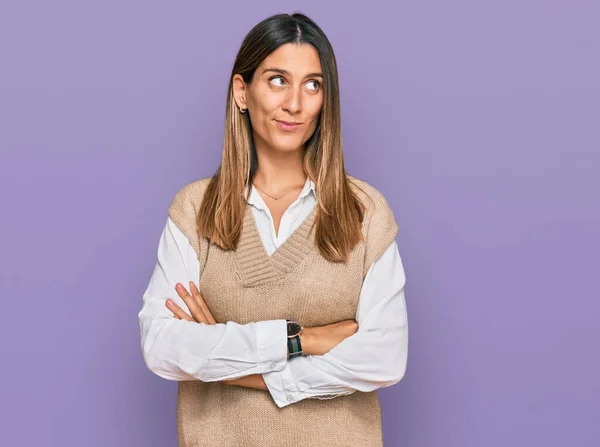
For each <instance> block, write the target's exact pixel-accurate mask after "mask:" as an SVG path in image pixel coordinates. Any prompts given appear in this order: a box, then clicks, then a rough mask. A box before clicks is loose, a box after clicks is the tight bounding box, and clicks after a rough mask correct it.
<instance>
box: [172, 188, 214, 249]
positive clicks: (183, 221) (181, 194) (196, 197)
mask: <svg viewBox="0 0 600 447" xmlns="http://www.w3.org/2000/svg"><path fill="white" fill-rule="evenodd" d="M211 178H212V177H204V178H200V179H197V180H194V181H192V182H189V183H187V184H186V185H184V186H183V187H181V188H180V189H179V190H178V191H177V193H175V196H174V197H173V200H171V204H170V205H169V209H168V215H169V217H170V218H171V220H173V221H174V222H175V224H176V225H177V226H178V227H179V228H180V229H181V230H182V231H183V232H184V233H186V234H187V235H188V237H189V234H190V232H191V230H192V229H194V230H195V228H196V219H197V216H198V212H199V211H200V204H201V203H202V198H203V197H204V192H205V191H206V188H207V186H208V184H209V182H210V180H211Z"/></svg>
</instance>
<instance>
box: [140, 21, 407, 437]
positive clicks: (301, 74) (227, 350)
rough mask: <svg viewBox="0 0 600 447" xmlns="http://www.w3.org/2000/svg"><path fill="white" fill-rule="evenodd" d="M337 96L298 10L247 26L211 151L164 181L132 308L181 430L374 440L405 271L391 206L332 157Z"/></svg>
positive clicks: (391, 379) (401, 341)
mask: <svg viewBox="0 0 600 447" xmlns="http://www.w3.org/2000/svg"><path fill="white" fill-rule="evenodd" d="M339 109H340V107H339V88H338V74H337V67H336V62H335V57H334V54H333V50H332V48H331V45H330V43H329V41H328V39H327V37H326V36H325V34H324V33H323V32H322V31H321V29H320V28H319V27H318V26H317V25H316V24H315V23H314V22H313V21H311V20H310V19H309V18H307V17H306V16H304V15H301V14H293V15H287V14H281V15H276V16H273V17H270V18H268V19H266V20H264V21H262V22H261V23H259V24H258V25H256V26H255V27H254V28H253V29H252V30H251V31H250V32H249V34H248V35H247V36H246V38H245V39H244V42H243V43H242V46H241V48H240V50H239V53H238V55H237V58H236V60H235V63H234V67H233V71H232V76H231V79H230V84H229V93H228V98H227V110H226V123H225V141H224V148H223V156H222V160H221V164H220V166H219V168H218V170H217V171H216V174H215V175H214V176H212V177H210V178H203V179H199V180H196V181H194V182H192V183H190V184H188V185H186V186H184V187H183V188H182V189H181V190H180V191H178V193H177V194H176V195H175V197H174V199H173V201H172V203H171V205H170V207H169V210H168V216H169V217H168V219H167V224H166V226H165V229H164V231H163V233H162V236H161V239H160V243H159V249H158V262H157V265H156V268H155V270H154V273H153V275H152V278H151V280H150V284H149V285H148V288H147V290H146V292H145V293H144V297H143V300H144V302H143V307H142V309H141V311H140V313H139V315H138V317H139V322H140V328H141V338H142V351H143V355H144V359H145V361H146V364H147V366H148V368H149V369H150V370H152V371H153V372H154V373H156V374H157V375H159V376H160V377H163V378H165V379H170V380H177V381H179V391H178V401H177V421H178V437H179V445H181V446H300V445H301V446H333V445H340V446H342V445H343V446H361V447H364V446H378V445H382V434H381V414H380V405H379V400H378V398H377V394H376V393H375V392H374V391H375V390H376V389H378V388H381V387H386V386H390V385H392V384H394V383H396V382H398V381H399V380H400V379H401V378H402V377H403V375H404V371H405V368H406V358H407V347H408V333H407V320H406V307H405V299H404V284H405V276H404V270H403V266H402V262H401V259H400V255H399V253H398V247H397V245H396V242H395V237H396V233H397V230H398V226H397V224H396V222H395V220H394V215H393V212H392V211H391V209H390V208H389V206H388V204H387V202H386V200H385V199H384V197H383V196H382V195H381V194H380V193H379V192H378V191H377V190H376V189H375V188H373V187H372V186H370V185H368V184H367V183H366V182H364V181H361V180H358V179H356V178H354V177H351V176H349V175H347V174H346V172H345V169H344V163H343V156H342V143H341V129H340V110H339ZM288 320H289V321H288Z"/></svg>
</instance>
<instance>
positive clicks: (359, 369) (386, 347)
mask: <svg viewBox="0 0 600 447" xmlns="http://www.w3.org/2000/svg"><path fill="white" fill-rule="evenodd" d="M314 190H315V185H314V183H313V182H312V181H311V180H310V179H308V178H307V180H306V183H305V185H304V188H303V190H302V192H301V193H300V195H299V196H298V198H297V199H296V200H295V201H294V202H293V203H292V204H291V205H290V206H289V208H288V209H287V210H286V211H285V213H284V214H283V216H282V218H281V222H280V225H279V233H278V234H276V232H275V226H274V223H273V218H272V216H271V213H270V211H269V208H268V207H267V205H266V204H265V202H264V200H263V199H262V197H261V196H260V194H259V193H258V192H257V191H256V189H255V188H254V186H252V190H251V192H250V196H249V198H248V197H247V201H248V203H249V204H250V205H251V206H252V214H253V216H254V219H255V222H256V226H257V228H258V231H259V234H260V237H261V239H262V242H263V244H264V246H265V249H266V251H267V253H268V255H269V256H270V255H271V254H272V253H273V252H274V251H275V250H276V249H277V248H278V247H279V246H280V245H281V244H283V242H284V241H285V240H286V239H287V238H288V236H289V235H290V234H292V233H293V232H294V231H295V230H296V228H298V226H299V225H300V224H301V223H302V221H303V220H304V219H305V218H306V217H307V216H308V215H309V214H310V212H311V211H312V209H313V207H314V206H315V205H316V203H317V201H316V196H315V191H314ZM199 269H200V266H199V262H198V259H197V257H196V252H195V250H194V248H193V247H192V246H191V244H190V242H189V240H188V239H187V237H186V236H185V235H184V234H183V233H182V232H181V230H179V228H178V227H177V226H176V225H175V224H174V222H173V221H172V220H171V219H170V218H167V223H166V225H165V228H164V230H163V232H162V235H161V238H160V241H159V244H158V261H157V264H156V266H155V268H154V272H153V274H152V277H151V279H150V283H149V284H148V287H147V289H146V291H145V292H144V295H143V306H142V309H141V310H140V312H139V314H138V320H139V324H140V334H141V344H142V353H143V356H144V360H145V362H146V365H147V366H148V368H149V369H150V370H151V371H152V372H154V373H155V374H157V375H158V376H160V377H163V378H165V379H169V380H178V381H179V380H202V381H204V382H212V381H221V380H228V379H234V378H238V377H243V376H247V375H250V374H262V376H263V378H264V380H265V383H266V385H267V388H268V389H269V392H270V393H271V396H272V398H273V400H274V401H275V403H276V404H277V406H278V407H284V406H286V405H289V404H292V403H294V402H298V401H300V400H302V399H306V398H318V399H328V398H334V397H337V396H340V395H344V394H351V393H353V392H355V391H357V390H359V391H365V392H368V391H374V390H376V389H378V388H381V387H387V386H390V385H393V384H394V383H397V382H398V381H400V380H401V379H402V377H403V376H404V372H405V370H406V363H407V354H408V322H407V312H406V302H405V296H404V285H405V282H406V278H405V274H404V268H403V265H402V260H401V258H400V254H399V252H398V246H397V244H396V242H395V241H394V242H392V243H391V244H390V246H389V247H388V248H387V249H386V251H385V252H384V253H383V254H382V255H381V257H380V258H378V259H377V260H375V262H373V264H372V265H371V267H370V268H369V271H368V273H367V275H366V277H365V280H364V281H363V286H362V288H361V293H360V297H359V302H358V310H357V313H356V321H357V322H358V326H359V328H358V332H357V333H356V334H354V335H352V336H351V337H348V338H347V339H345V340H344V341H343V342H342V343H340V344H338V345H337V346H336V347H334V348H333V349H332V350H330V351H329V352H328V353H326V354H324V355H322V356H312V355H305V356H299V357H295V358H293V359H287V324H286V321H285V319H281V320H268V321H259V322H254V323H249V324H245V325H241V324H238V323H235V322H231V321H229V322H227V323H219V324H215V325H207V324H200V323H196V322H190V321H185V320H179V319H176V318H173V313H172V312H171V311H170V310H169V309H168V308H167V307H166V306H165V301H166V299H167V298H171V299H173V301H175V302H176V303H177V304H178V305H179V306H180V307H181V308H182V309H184V310H185V311H186V312H188V313H189V310H188V308H187V306H186V305H185V303H184V302H183V300H182V299H181V298H180V297H179V296H178V295H177V293H176V291H175V284H177V283H178V282H180V283H182V284H183V285H184V286H185V287H186V289H188V290H189V284H188V283H189V281H194V283H195V284H196V286H198V278H199ZM200 293H202V291H200Z"/></svg>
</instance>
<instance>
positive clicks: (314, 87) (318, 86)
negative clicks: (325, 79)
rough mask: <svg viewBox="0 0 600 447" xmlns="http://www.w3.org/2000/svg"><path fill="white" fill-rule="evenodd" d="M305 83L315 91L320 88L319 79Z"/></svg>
mask: <svg viewBox="0 0 600 447" xmlns="http://www.w3.org/2000/svg"><path fill="white" fill-rule="evenodd" d="M311 84H312V85H313V86H312V87H310V85H311ZM306 85H308V86H309V88H308V89H309V90H313V91H315V92H316V91H317V90H319V89H320V88H321V83H320V82H319V81H315V80H312V81H308V84H306Z"/></svg>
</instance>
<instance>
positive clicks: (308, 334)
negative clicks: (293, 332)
mask: <svg viewBox="0 0 600 447" xmlns="http://www.w3.org/2000/svg"><path fill="white" fill-rule="evenodd" d="M314 335H315V334H314V330H313V328H310V327H305V328H304V329H303V330H302V332H301V333H300V343H302V355H314V348H313V346H314V339H315V337H314Z"/></svg>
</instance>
